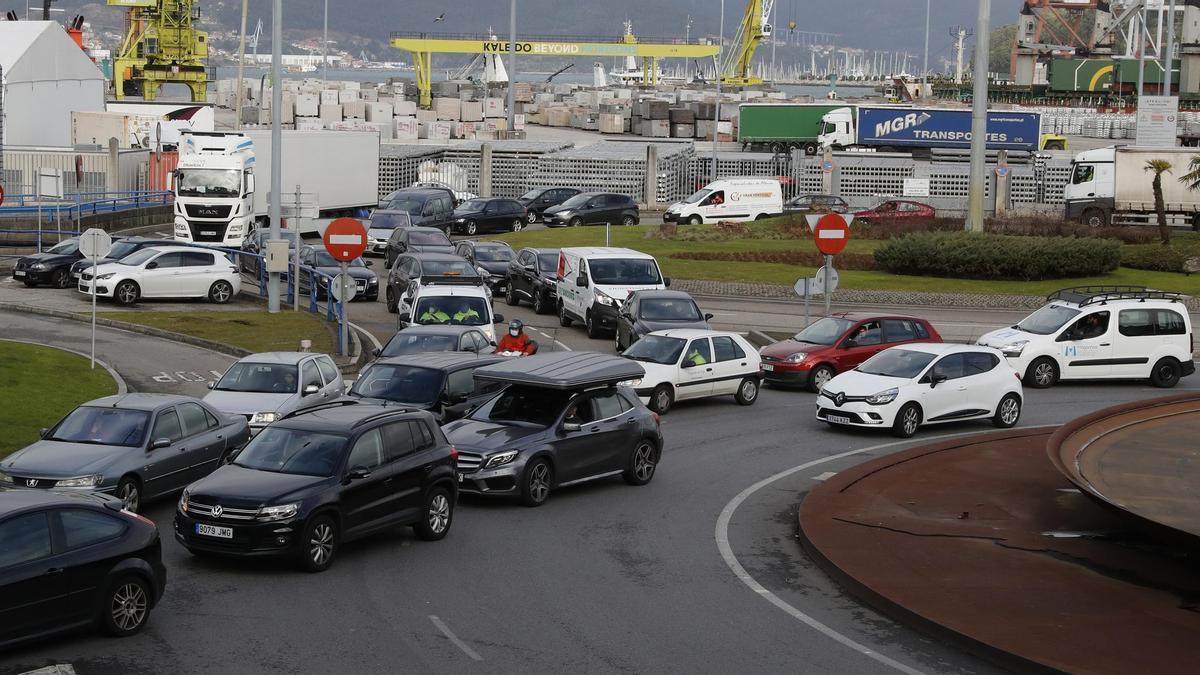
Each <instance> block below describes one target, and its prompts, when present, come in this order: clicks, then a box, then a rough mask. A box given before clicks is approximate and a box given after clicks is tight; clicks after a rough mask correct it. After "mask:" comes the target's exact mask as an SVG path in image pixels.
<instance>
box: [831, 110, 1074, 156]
mask: <svg viewBox="0 0 1200 675" xmlns="http://www.w3.org/2000/svg"><path fill="white" fill-rule="evenodd" d="M987 115H988V120H987V133H988V135H987V149H988V150H1009V151H1018V152H1036V151H1038V150H1065V149H1066V147H1067V139H1066V138H1065V137H1063V136H1058V135H1053V134H1042V116H1041V115H1040V114H1038V113H1035V112H1020V111H1012V110H989V111H988V113H987ZM821 122H822V131H821V135H820V137H819V138H818V141H817V142H818V144H819V146H820V147H821V148H822V149H823V148H832V149H834V150H843V149H859V148H865V149H873V150H877V151H879V152H904V151H928V150H933V149H947V150H951V149H952V150H969V149H970V148H971V111H970V110H969V109H965V108H964V109H953V108H902V107H897V106H869V105H859V106H842V107H840V108H835V109H834V110H830V111H829V112H828V113H826V114H825V115H824V117H823V118H822V120H821Z"/></svg>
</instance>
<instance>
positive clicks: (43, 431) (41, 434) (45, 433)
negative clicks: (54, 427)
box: [38, 427, 50, 438]
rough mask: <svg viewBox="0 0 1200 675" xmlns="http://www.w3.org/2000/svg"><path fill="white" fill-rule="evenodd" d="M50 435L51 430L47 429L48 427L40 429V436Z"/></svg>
mask: <svg viewBox="0 0 1200 675" xmlns="http://www.w3.org/2000/svg"><path fill="white" fill-rule="evenodd" d="M49 435H50V430H49V429H47V428H46V427H42V428H41V429H38V438H45V437H47V436H49Z"/></svg>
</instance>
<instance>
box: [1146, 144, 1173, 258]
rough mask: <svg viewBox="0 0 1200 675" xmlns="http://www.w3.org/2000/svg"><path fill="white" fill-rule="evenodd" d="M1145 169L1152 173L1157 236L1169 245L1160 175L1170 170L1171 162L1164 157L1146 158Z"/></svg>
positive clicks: (1165, 207)
mask: <svg viewBox="0 0 1200 675" xmlns="http://www.w3.org/2000/svg"><path fill="white" fill-rule="evenodd" d="M1143 168H1144V169H1145V170H1146V171H1150V172H1153V173H1154V183H1153V187H1154V212H1155V213H1156V214H1157V215H1158V236H1159V238H1161V239H1162V245H1163V246H1170V245H1171V230H1170V228H1168V227H1167V206H1166V204H1164V203H1163V190H1162V175H1163V174H1164V173H1169V172H1170V171H1171V163H1170V162H1168V161H1167V160H1165V159H1148V160H1146V166H1144V167H1143Z"/></svg>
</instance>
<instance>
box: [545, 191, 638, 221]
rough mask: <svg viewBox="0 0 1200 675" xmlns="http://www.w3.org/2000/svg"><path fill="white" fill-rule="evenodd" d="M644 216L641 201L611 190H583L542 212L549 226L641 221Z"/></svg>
mask: <svg viewBox="0 0 1200 675" xmlns="http://www.w3.org/2000/svg"><path fill="white" fill-rule="evenodd" d="M640 218H641V216H640V215H639V213H638V205H637V202H635V201H633V199H632V198H631V197H627V196H625V195H618V194H613V193H611V192H581V193H579V194H577V195H575V196H574V197H571V198H570V199H568V200H566V201H565V202H563V203H561V204H559V205H558V206H552V207H550V208H548V209H546V210H545V211H543V212H542V219H543V220H544V221H546V227H565V226H570V227H578V226H580V225H604V224H605V223H611V224H613V225H637V224H638V220H639V219H640Z"/></svg>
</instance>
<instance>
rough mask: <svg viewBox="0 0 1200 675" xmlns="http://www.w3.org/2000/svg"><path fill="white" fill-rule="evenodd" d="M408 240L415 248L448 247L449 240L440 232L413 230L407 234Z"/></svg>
mask: <svg viewBox="0 0 1200 675" xmlns="http://www.w3.org/2000/svg"><path fill="white" fill-rule="evenodd" d="M408 238H409V240H410V241H411V242H412V243H413V245H415V246H449V245H450V240H449V239H447V238H446V235H444V234H442V233H441V232H427V231H424V230H413V231H412V232H411V233H409V237H408Z"/></svg>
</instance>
